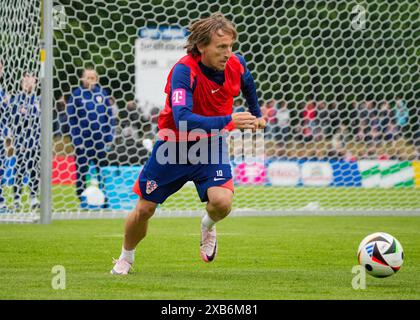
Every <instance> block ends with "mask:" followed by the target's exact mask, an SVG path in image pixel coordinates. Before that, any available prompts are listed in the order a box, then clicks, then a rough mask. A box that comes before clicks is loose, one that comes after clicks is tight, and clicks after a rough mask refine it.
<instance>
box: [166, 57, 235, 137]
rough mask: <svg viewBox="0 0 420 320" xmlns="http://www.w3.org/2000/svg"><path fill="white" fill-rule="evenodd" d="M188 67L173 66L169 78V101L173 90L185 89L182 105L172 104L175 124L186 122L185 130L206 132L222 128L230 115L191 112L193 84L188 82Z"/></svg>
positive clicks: (230, 118)
mask: <svg viewBox="0 0 420 320" xmlns="http://www.w3.org/2000/svg"><path fill="white" fill-rule="evenodd" d="M190 82H191V80H190V68H189V67H187V66H185V65H183V64H178V65H176V66H175V68H174V70H173V73H172V79H171V101H173V100H172V93H173V92H174V90H177V89H183V90H185V103H183V104H182V105H179V104H177V105H176V106H174V105H172V112H173V116H174V120H175V125H176V127H177V128H178V129H179V122H180V121H185V122H186V123H187V130H188V131H190V130H194V129H202V130H204V131H206V132H208V133H210V132H211V130H212V129H219V130H221V129H223V128H224V127H225V126H226V125H227V124H228V123H229V122H230V121H231V120H232V116H230V115H229V116H214V117H206V116H202V115H198V114H195V113H193V112H192V109H193V86H192V84H191V83H190Z"/></svg>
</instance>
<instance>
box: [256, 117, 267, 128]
mask: <svg viewBox="0 0 420 320" xmlns="http://www.w3.org/2000/svg"><path fill="white" fill-rule="evenodd" d="M266 125H267V123H266V122H265V120H264V118H263V117H261V118H257V119H255V129H264V128H265V127H266Z"/></svg>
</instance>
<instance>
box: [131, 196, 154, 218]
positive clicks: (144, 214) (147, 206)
mask: <svg viewBox="0 0 420 320" xmlns="http://www.w3.org/2000/svg"><path fill="white" fill-rule="evenodd" d="M156 207H157V203H154V202H152V201H148V200H144V199H139V200H138V201H137V204H136V208H135V210H134V211H135V214H136V217H137V219H138V220H149V219H150V218H151V217H152V216H153V214H154V213H155V211H156Z"/></svg>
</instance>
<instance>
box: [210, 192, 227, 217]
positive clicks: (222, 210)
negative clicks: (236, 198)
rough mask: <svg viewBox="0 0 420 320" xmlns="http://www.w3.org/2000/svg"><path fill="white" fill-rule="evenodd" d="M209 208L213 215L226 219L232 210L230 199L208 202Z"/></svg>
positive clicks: (217, 199) (221, 198)
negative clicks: (211, 209)
mask: <svg viewBox="0 0 420 320" xmlns="http://www.w3.org/2000/svg"><path fill="white" fill-rule="evenodd" d="M210 204H211V207H212V208H213V211H214V213H215V214H216V215H217V216H219V217H220V218H224V217H226V216H227V215H228V214H229V213H230V211H231V210H232V201H231V199H230V198H227V197H225V198H223V197H220V198H216V199H212V201H210Z"/></svg>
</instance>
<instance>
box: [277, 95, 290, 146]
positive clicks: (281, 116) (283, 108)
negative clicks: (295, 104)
mask: <svg viewBox="0 0 420 320" xmlns="http://www.w3.org/2000/svg"><path fill="white" fill-rule="evenodd" d="M278 106H279V109H278V110H277V115H276V116H277V126H278V127H279V132H278V133H277V134H276V140H277V141H279V140H281V141H289V140H290V139H291V128H290V121H291V117H290V110H289V109H288V108H287V103H286V101H280V102H279V104H278Z"/></svg>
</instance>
